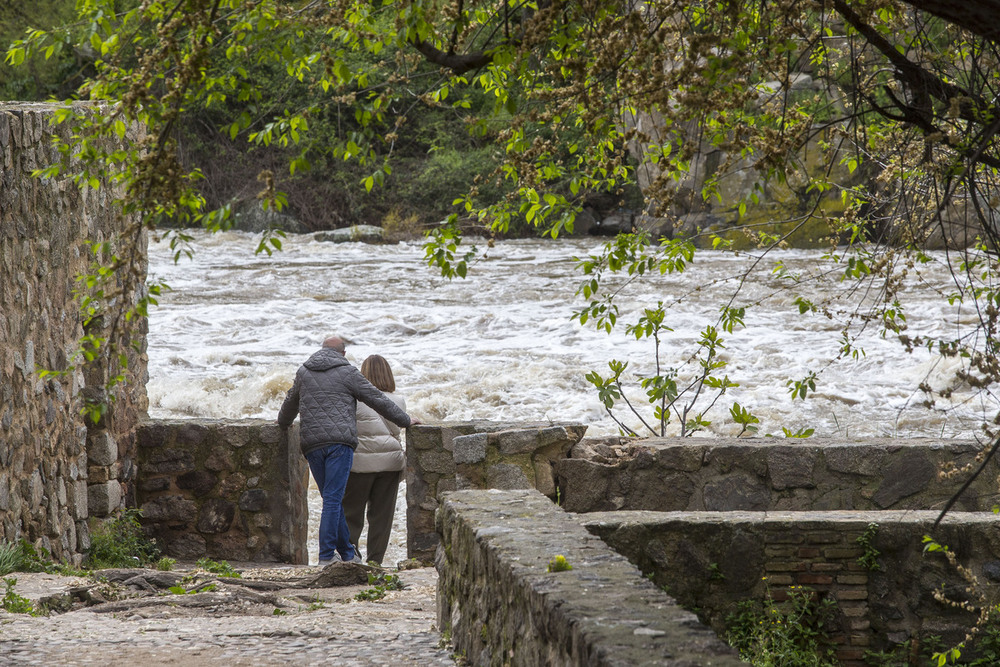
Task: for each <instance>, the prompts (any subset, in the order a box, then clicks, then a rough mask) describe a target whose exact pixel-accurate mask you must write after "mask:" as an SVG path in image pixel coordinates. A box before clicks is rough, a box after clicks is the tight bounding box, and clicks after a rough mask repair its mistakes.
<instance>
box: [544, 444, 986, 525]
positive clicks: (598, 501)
mask: <svg viewBox="0 0 1000 667" xmlns="http://www.w3.org/2000/svg"><path fill="white" fill-rule="evenodd" d="M979 451H980V447H979V445H977V444H976V443H974V442H970V441H956V440H944V439H941V440H937V439H913V440H902V439H899V440H897V439H891V438H882V439H874V438H870V439H866V440H844V439H836V440H834V439H820V438H809V439H807V440H796V441H791V443H790V441H789V440H786V439H769V438H753V439H747V440H733V439H728V440H726V439H703V438H678V439H649V440H632V439H627V438H587V439H585V440H583V441H581V442H580V443H579V444H578V445H576V446H575V447H574V448H573V449H572V450H571V452H570V458H564V459H560V460H559V461H557V462H556V464H555V466H554V467H555V473H556V478H557V483H558V485H559V487H560V490H561V495H562V505H563V507H564V508H566V509H567V510H568V511H570V512H597V511H608V510H658V511H680V510H686V511H699V510H709V511H712V510H720V511H729V510H761V511H765V510H796V511H806V510H819V511H822V510H885V509H898V510H902V509H920V510H926V509H934V508H939V507H943V506H944V504H945V503H946V502H947V501H948V499H949V498H951V496H952V494H953V493H955V492H956V491H957V490H958V488H959V487H960V485H961V483H962V482H963V481H964V479H965V477H964V476H957V477H949V476H945V475H940V474H939V472H941V471H942V470H944V469H945V467H946V466H947V465H948V464H949V463H954V464H956V465H959V466H962V465H965V464H969V463H972V462H973V461H974V460H975V457H976V454H977V453H978V452H979ZM998 476H1000V460H997V459H993V460H992V461H991V462H990V463H989V465H988V466H987V468H986V470H984V471H983V474H982V475H980V476H979V478H978V479H977V480H976V482H974V483H973V484H972V486H970V487H969V489H968V490H967V491H966V492H965V493H964V494H963V495H962V497H961V498H960V499H959V501H958V503H957V504H956V505H955V507H954V510H955V511H986V510H990V509H991V508H992V507H994V506H995V505H1000V488H998V487H997V484H996V480H997V478H998Z"/></svg>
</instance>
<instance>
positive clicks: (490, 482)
mask: <svg viewBox="0 0 1000 667" xmlns="http://www.w3.org/2000/svg"><path fill="white" fill-rule="evenodd" d="M486 486H487V488H490V489H505V490H512V489H531V488H534V484H533V483H532V482H531V481H530V480H528V477H527V475H525V474H524V471H523V470H522V469H521V467H520V466H518V465H515V464H513V463H497V464H496V465H492V466H490V467H489V468H488V469H487V470H486Z"/></svg>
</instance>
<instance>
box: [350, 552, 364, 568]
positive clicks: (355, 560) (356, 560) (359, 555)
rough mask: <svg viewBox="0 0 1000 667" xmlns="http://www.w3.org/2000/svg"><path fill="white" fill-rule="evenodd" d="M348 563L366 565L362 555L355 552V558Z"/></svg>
mask: <svg viewBox="0 0 1000 667" xmlns="http://www.w3.org/2000/svg"><path fill="white" fill-rule="evenodd" d="M348 562H349V563H358V564H360V565H364V564H365V562H364V561H363V560H361V554H359V553H358V552H357V551H355V552H354V558H352V559H351V560H349V561H348Z"/></svg>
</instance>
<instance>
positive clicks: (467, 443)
mask: <svg viewBox="0 0 1000 667" xmlns="http://www.w3.org/2000/svg"><path fill="white" fill-rule="evenodd" d="M586 430H587V427H586V426H582V425H580V424H552V423H547V422H546V423H523V422H522V423H517V424H515V423H506V422H490V421H469V422H452V423H448V424H440V425H419V426H411V427H410V428H408V429H407V430H406V505H407V512H406V551H407V555H408V556H409V557H410V558H416V559H417V560H420V561H423V562H425V563H431V562H433V560H434V552H435V550H436V549H437V545H438V541H439V537H438V533H437V531H436V530H435V525H434V512H435V511H436V510H437V508H438V498H439V495H440V494H441V493H444V492H446V491H453V490H455V489H468V488H496V489H531V488H534V489H538V490H539V491H541V492H542V493H544V494H546V495H547V496H549V497H550V498H553V499H554V498H555V497H556V486H555V478H554V473H553V471H552V466H553V464H554V463H555V462H556V461H558V460H560V459H562V458H564V457H565V456H566V455H567V453H568V452H569V450H570V448H571V447H572V446H573V445H575V444H576V443H577V442H579V440H580V438H582V437H583V434H584V433H585V432H586Z"/></svg>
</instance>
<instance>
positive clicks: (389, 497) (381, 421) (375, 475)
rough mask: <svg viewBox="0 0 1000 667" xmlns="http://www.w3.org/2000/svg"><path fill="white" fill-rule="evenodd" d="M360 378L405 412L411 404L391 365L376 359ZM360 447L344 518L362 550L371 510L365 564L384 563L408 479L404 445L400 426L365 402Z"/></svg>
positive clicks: (360, 420) (360, 419)
mask: <svg viewBox="0 0 1000 667" xmlns="http://www.w3.org/2000/svg"><path fill="white" fill-rule="evenodd" d="M361 374H362V375H364V376H365V377H366V378H368V381H369V382H371V383H372V384H373V385H375V387H376V388H377V389H379V390H381V391H382V392H383V393H384V394H385V395H386V396H388V397H389V399H390V400H392V401H393V402H394V403H395V404H396V405H398V406H399V409H400V410H402V411H403V412H405V411H406V402H405V401H404V400H403V398H402V397H401V396H397V395H396V394H395V393H394V392H395V391H396V380H395V379H394V378H393V377H392V369H391V368H390V367H389V362H387V361H386V360H385V359H384V358H382V357H380V356H379V355H377V354H373V355H371V356H370V357H368V358H367V359H365V360H364V362H363V363H362V364H361ZM357 419H358V448H357V450H356V451H355V452H354V463H353V465H352V466H351V474H350V476H349V477H348V478H347V490H346V491H345V492H344V514H345V515H346V517H347V526H348V528H349V529H350V532H351V542H352V543H353V544H354V547H355V550H357V547H358V543H359V542H360V540H361V530H362V528H363V527H364V519H365V514H366V510H367V516H368V554H367V558H366V561H367V562H375V563H378V564H379V565H381V564H382V559H383V558H384V557H385V550H386V547H388V546H389V533H390V532H391V531H392V518H393V515H394V514H395V512H396V496H397V495H398V492H399V481H400V479H402V477H403V468H404V467H405V463H406V457H405V455H404V454H403V445H402V443H401V442H400V437H399V431H400V429H399V427H398V426H397V425H396V424H393V423H392V422H391V421H389V420H387V419H385V418H383V417H381V416H380V415H379V414H378V413H376V412H375V411H374V410H372V409H371V408H369V407H368V406H367V405H365V404H364V403H360V402H359V403H358V416H357Z"/></svg>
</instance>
